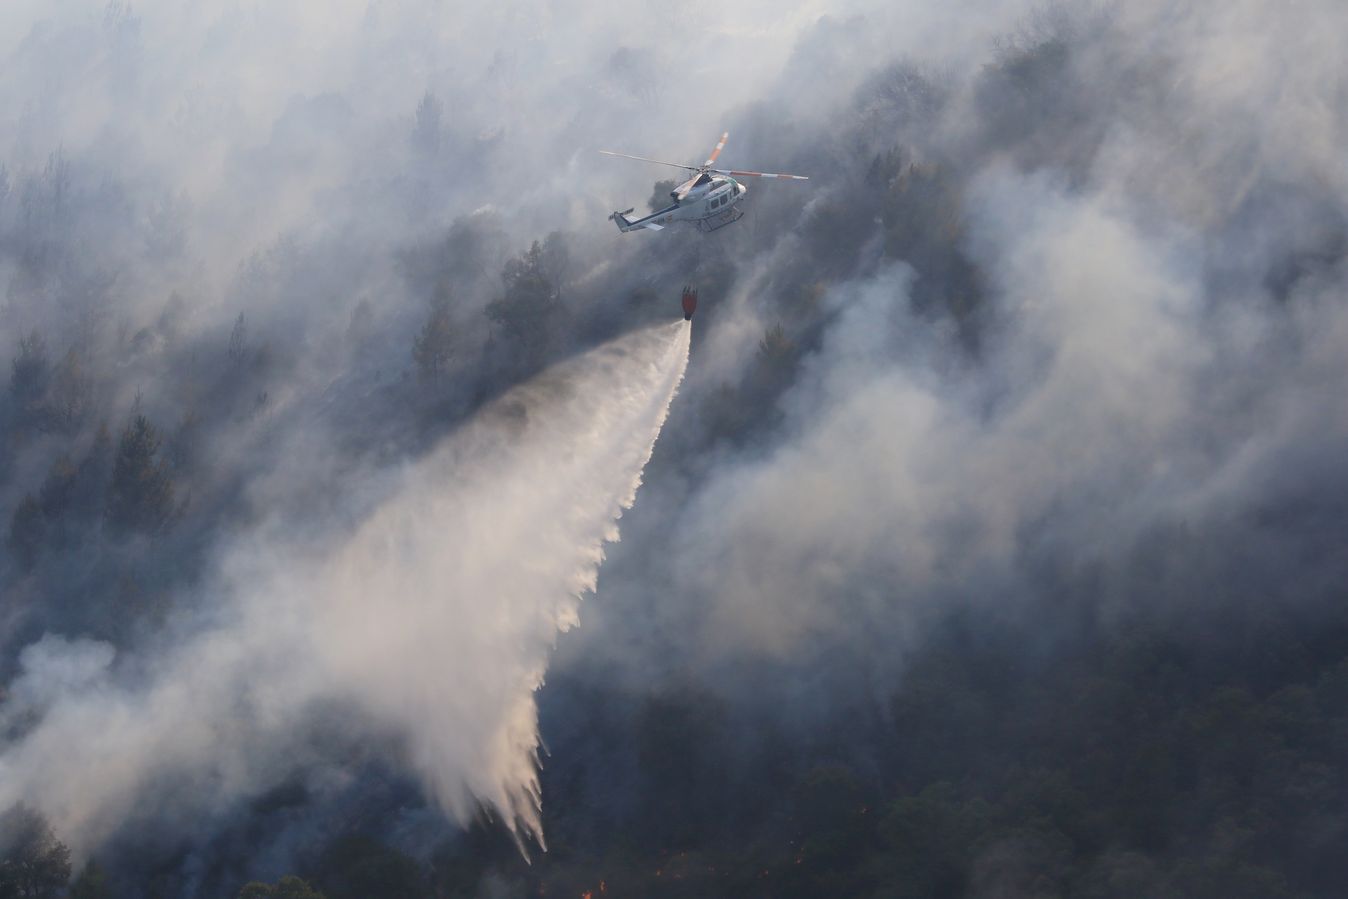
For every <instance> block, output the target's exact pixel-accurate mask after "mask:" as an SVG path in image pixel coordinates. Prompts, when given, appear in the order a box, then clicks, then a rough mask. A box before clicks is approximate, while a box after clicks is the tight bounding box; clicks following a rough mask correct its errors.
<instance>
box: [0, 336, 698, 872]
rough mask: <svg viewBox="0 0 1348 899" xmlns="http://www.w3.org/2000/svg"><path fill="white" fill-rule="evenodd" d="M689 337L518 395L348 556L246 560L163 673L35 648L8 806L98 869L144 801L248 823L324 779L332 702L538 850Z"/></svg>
mask: <svg viewBox="0 0 1348 899" xmlns="http://www.w3.org/2000/svg"><path fill="white" fill-rule="evenodd" d="M689 333H690V329H689V327H688V326H686V325H685V324H684V323H683V322H676V323H672V324H666V325H658V326H654V327H651V328H648V329H646V330H643V331H639V332H635V333H632V334H629V335H627V336H625V337H622V338H619V339H617V340H614V341H612V342H610V343H608V344H606V345H604V346H602V347H600V348H598V349H595V350H593V351H591V352H589V353H587V354H585V355H583V356H580V357H577V358H575V359H573V360H570V361H568V362H565V363H562V364H561V365H559V366H557V367H555V368H554V369H552V370H550V371H548V372H545V373H544V374H543V375H541V376H539V377H537V378H535V379H534V380H532V381H530V382H528V383H526V384H524V385H522V386H520V387H517V388H515V389H514V390H512V391H511V392H509V393H508V394H506V395H505V396H503V397H502V398H501V399H500V400H499V401H497V402H496V403H494V404H493V405H491V406H490V407H488V408H487V409H485V410H484V411H483V412H482V413H481V414H479V415H478V416H477V417H476V418H475V419H474V420H473V421H471V422H470V423H469V424H467V425H465V426H464V428H463V429H461V430H460V431H459V432H458V433H456V434H454V435H453V436H451V437H450V438H448V439H447V440H446V441H445V442H444V443H443V444H442V445H441V446H440V447H439V448H438V449H437V450H435V451H434V452H432V453H431V454H429V455H428V456H427V457H425V458H423V459H421V460H420V461H418V462H416V463H415V464H411V465H408V466H407V467H406V468H405V469H403V470H401V471H398V472H396V473H393V474H391V475H388V476H387V477H388V479H389V483H388V485H387V486H388V490H387V498H386V499H385V500H384V501H383V502H381V503H379V504H378V505H377V506H376V507H375V508H374V510H373V511H372V512H371V513H370V514H368V515H367V516H366V517H364V518H363V520H361V521H359V522H358V523H357V524H355V525H354V526H353V527H351V528H350V529H348V530H347V531H346V532H345V533H344V534H343V536H341V537H340V538H339V539H335V540H328V541H319V542H320V543H321V544H322V545H317V546H315V545H312V544H313V543H314V541H309V543H310V545H303V544H302V543H301V541H299V540H296V539H294V538H287V537H286V536H285V534H284V533H283V529H282V528H280V527H273V528H266V529H264V530H266V531H268V532H269V533H267V534H266V535H265V536H255V537H253V538H252V539H250V540H249V541H247V542H246V543H242V544H240V545H238V546H236V547H235V548H234V549H233V550H232V551H231V552H230V554H229V555H228V558H227V561H226V562H225V564H224V566H223V570H222V573H221V582H222V584H223V590H224V592H225V593H226V594H227V595H228V596H229V597H230V598H231V600H232V602H231V604H230V606H229V608H230V609H231V610H232V614H231V615H230V621H229V622H228V623H227V624H224V625H222V626H219V627H217V628H214V629H212V630H210V631H209V632H206V633H203V634H200V635H199V636H197V637H196V638H195V639H192V640H190V641H188V642H186V643H185V644H183V645H182V646H181V648H180V649H178V650H176V651H174V653H173V654H172V655H170V656H169V657H167V658H165V659H163V660H162V661H160V662H159V663H157V664H156V665H154V667H153V668H152V669H151V670H145V669H141V670H139V671H137V672H135V673H134V677H133V676H132V674H131V673H130V672H126V671H119V670H117V666H116V664H115V662H114V661H113V659H112V653H111V650H105V648H101V645H100V644H90V643H88V642H87V641H80V642H72V643H67V642H65V641H63V640H58V639H54V638H46V639H44V640H43V641H42V642H40V643H39V644H37V645H35V646H33V647H31V648H30V649H29V650H28V651H26V652H25V653H24V655H23V656H22V657H21V660H22V662H23V664H24V666H25V669H26V670H25V673H24V675H23V676H21V677H20V678H19V679H18V680H17V681H16V691H17V692H18V693H19V694H21V695H18V696H16V698H18V699H20V700H22V702H20V703H19V705H22V706H23V708H22V709H19V710H18V711H17V712H12V713H18V714H23V715H26V716H33V717H35V718H36V719H37V721H38V724H37V725H36V726H35V727H33V728H32V730H31V731H30V732H29V733H28V735H27V736H26V737H25V738H24V739H22V740H21V741H19V742H17V743H14V744H13V745H11V746H10V747H9V748H8V749H7V751H6V752H5V753H4V755H3V756H0V807H6V806H8V805H9V804H10V803H13V802H15V801H19V800H23V801H27V802H29V803H31V804H32V805H34V806H36V807H37V808H39V809H40V810H41V811H42V812H43V813H45V814H46V815H47V816H49V818H50V819H51V822H52V825H53V826H54V827H55V828H56V830H57V831H58V832H59V833H61V834H63V835H64V836H65V837H66V838H67V839H69V840H70V841H72V843H73V844H74V845H75V846H76V848H77V849H82V850H83V849H88V848H91V847H92V846H94V845H96V844H97V843H98V842H99V840H101V839H102V838H104V837H106V836H107V835H109V834H110V833H111V832H112V831H113V830H114V829H115V828H116V827H117V826H118V824H119V822H122V821H123V820H124V819H125V818H126V816H127V815H128V814H129V813H130V812H131V811H132V809H133V808H134V807H135V803H136V802H137V799H138V796H140V795H141V794H142V793H151V792H155V793H159V794H161V798H160V799H159V800H158V801H161V802H162V801H163V800H162V793H163V792H164V791H163V790H162V789H156V790H154V791H151V790H150V789H149V788H150V787H151V786H152V785H153V786H155V787H156V788H162V787H163V786H164V784H165V782H166V781H167V782H169V783H181V784H182V789H181V790H180V791H179V792H180V797H179V798H180V799H181V800H182V801H181V803H177V800H174V802H175V803H177V804H179V805H180V806H181V808H178V809H176V811H182V810H184V809H190V808H192V807H206V806H205V805H204V804H203V805H199V804H201V803H205V802H209V803H211V805H212V806H213V807H216V808H218V807H219V804H220V803H222V801H223V804H224V805H228V801H229V800H231V799H237V798H239V797H244V796H248V795H250V794H254V793H256V792H257V791H258V790H261V789H265V788H266V787H267V786H269V785H272V784H274V783H276V782H277V781H278V780H279V779H280V778H282V777H285V776H286V775H287V774H289V773H290V772H292V771H293V770H294V769H295V767H296V766H298V765H301V764H303V761H304V759H305V757H306V752H308V751H309V750H307V749H306V747H305V745H304V743H303V741H304V737H303V736H302V734H303V731H304V728H303V727H299V726H298V723H299V722H301V721H302V720H303V719H304V718H305V716H306V715H308V714H309V713H310V712H312V711H313V710H314V709H315V708H317V707H318V706H319V705H322V706H323V707H324V708H327V709H337V710H341V711H342V712H343V713H344V714H345V715H347V716H348V717H349V720H350V721H351V722H353V726H355V727H365V728H367V729H368V730H369V732H371V733H373V734H375V735H377V736H380V737H387V738H391V739H392V740H393V741H394V742H395V743H396V745H398V746H399V747H401V749H402V752H403V753H404V754H405V761H406V763H407V764H409V765H410V766H411V767H412V768H413V769H414V770H415V771H416V772H417V774H418V775H419V776H420V777H421V778H422V779H423V781H424V783H425V786H426V788H427V790H428V791H429V792H430V793H431V794H432V795H433V796H434V798H435V799H436V801H437V802H438V803H439V804H440V805H441V807H442V808H444V809H445V810H446V811H447V812H448V813H450V814H452V815H454V816H456V817H458V818H459V819H460V820H463V819H466V818H467V817H468V816H469V815H471V814H472V812H473V810H474V809H475V807H476V803H477V802H478V801H481V802H483V803H486V804H487V805H488V806H489V807H492V808H494V809H495V810H496V811H497V812H499V814H501V815H502V816H503V817H504V818H505V819H506V820H507V821H508V822H510V823H511V825H512V826H513V827H515V828H516V831H517V832H518V833H522V834H525V835H529V836H532V837H534V838H536V839H538V840H539V841H540V842H541V840H542V833H541V829H540V822H539V814H538V811H539V795H538V783H537V778H536V752H537V747H538V739H539V738H538V731H537V717H536V710H535V705H534V696H533V693H534V690H535V689H536V688H537V687H538V686H539V685H540V684H541V683H542V680H543V675H544V671H545V669H546V666H547V659H548V654H549V651H550V649H551V647H552V645H553V642H554V641H555V639H556V635H557V634H558V632H559V631H563V630H566V629H568V628H569V627H571V626H573V625H574V624H576V622H577V621H578V616H577V613H578V606H579V602H580V598H581V596H582V595H583V594H584V593H585V592H586V591H589V590H592V589H594V587H595V579H596V576H597V573H598V568H599V564H600V562H601V561H602V560H603V556H604V552H603V544H604V542H605V541H612V540H616V539H617V538H618V530H617V519H618V518H619V517H620V516H621V515H622V512H623V510H624V509H626V508H628V507H629V506H630V505H631V504H632V502H633V500H634V499H635V495H636V490H637V487H638V485H639V484H640V481H641V472H642V469H643V468H644V466H645V464H646V462H647V460H648V459H649V458H650V454H651V452H652V449H653V447H654V443H655V439H656V437H657V436H658V434H659V432H660V428H661V426H662V425H663V423H664V421H665V416H666V414H667V412H668V409H669V405H670V402H671V400H672V399H673V396H674V394H675V392H676V390H677V388H678V385H679V383H680V381H681V380H682V378H683V373H684V369H685V367H686V365H687V358H688V346H689ZM340 487H341V485H340V484H334V485H333V488H334V489H340ZM63 660H64V661H63ZM15 708H16V706H14V705H13V704H11V709H15ZM0 723H8V724H11V725H12V724H14V723H15V722H13V721H9V722H0Z"/></svg>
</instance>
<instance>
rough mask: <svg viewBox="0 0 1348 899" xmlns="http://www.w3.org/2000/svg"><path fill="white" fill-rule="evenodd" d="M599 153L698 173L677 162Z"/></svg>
mask: <svg viewBox="0 0 1348 899" xmlns="http://www.w3.org/2000/svg"><path fill="white" fill-rule="evenodd" d="M599 152H600V153H603V154H604V155H605V156H621V157H622V158H623V159H637V160H640V161H641V162H653V163H655V164H656V165H668V166H673V167H674V168H676V169H687V170H688V171H690V172H696V171H699V169H698V167H697V166H695V165H683V164H681V163H678V162H665V161H663V160H660V159H647V158H646V157H645V156H633V155H632V154H631V153H614V152H613V151H612V150H600V151H599Z"/></svg>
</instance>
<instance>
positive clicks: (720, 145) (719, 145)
mask: <svg viewBox="0 0 1348 899" xmlns="http://www.w3.org/2000/svg"><path fill="white" fill-rule="evenodd" d="M728 137H730V132H729V131H727V132H726V133H724V134H722V135H721V139H720V140H719V141H717V143H716V149H714V150H712V151H711V155H710V156H708V157H707V161H706V162H704V163H702V167H703V168H706V167H707V166H709V165H711V164H712V163H713V162H715V161H716V157H717V156H720V155H721V149H722V148H723V147H724V146H725V142H726V138H728Z"/></svg>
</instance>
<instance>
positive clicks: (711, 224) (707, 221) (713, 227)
mask: <svg viewBox="0 0 1348 899" xmlns="http://www.w3.org/2000/svg"><path fill="white" fill-rule="evenodd" d="M743 217H744V210H743V209H740V208H739V207H738V206H731V207H730V208H729V209H727V210H726V211H725V212H722V213H720V214H718V215H713V216H711V217H709V218H704V219H698V220H697V230H699V231H701V232H702V233H703V234H710V233H711V232H713V231H717V230H720V229H721V228H724V227H725V226H726V225H733V224H734V223H735V222H738V221H739V220H740V219H741V218H743Z"/></svg>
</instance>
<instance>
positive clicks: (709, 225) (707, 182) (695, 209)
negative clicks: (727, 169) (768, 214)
mask: <svg viewBox="0 0 1348 899" xmlns="http://www.w3.org/2000/svg"><path fill="white" fill-rule="evenodd" d="M748 192H749V189H748V188H747V187H745V186H744V185H743V184H741V183H740V182H738V181H736V180H735V179H734V178H731V177H729V176H725V175H711V174H708V173H707V172H699V173H698V174H697V175H694V176H693V177H692V178H689V179H688V180H687V181H685V182H683V183H682V184H680V185H679V186H678V187H676V188H674V190H672V191H670V194H669V198H670V200H671V201H672V202H671V203H670V205H668V206H666V207H665V208H664V209H660V210H657V211H655V212H652V213H651V214H650V215H648V216H646V217H644V218H640V219H635V220H630V219H628V218H627V213H624V212H615V213H613V215H612V216H610V218H611V219H613V221H614V222H616V223H617V225H618V230H620V231H632V230H635V229H637V228H646V229H648V230H651V231H660V230H662V229H664V228H666V227H668V226H669V225H672V224H674V223H676V222H692V223H693V224H695V225H697V226H698V228H700V229H701V230H703V231H715V230H716V229H717V228H721V227H723V226H725V225H729V224H730V223H731V222H734V221H736V220H737V219H738V218H739V217H740V216H742V215H743V214H744V210H742V209H739V208H738V205H739V203H740V202H741V201H742V200H743V199H744V196H745V194H747V193H748ZM631 211H632V210H630V209H629V210H627V212H628V213H630V212H631Z"/></svg>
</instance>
